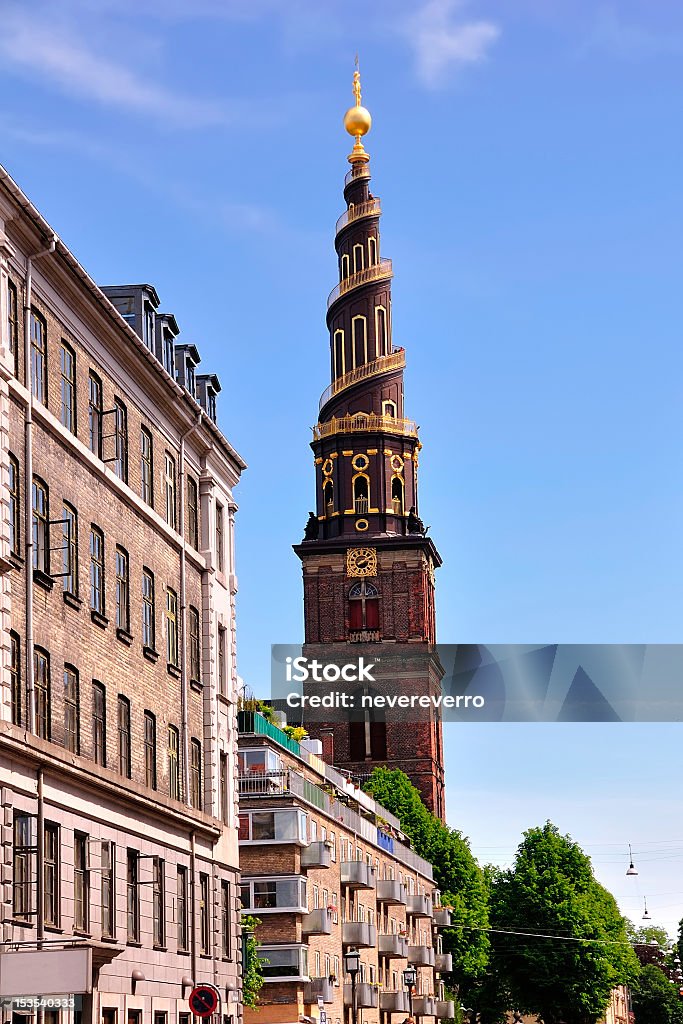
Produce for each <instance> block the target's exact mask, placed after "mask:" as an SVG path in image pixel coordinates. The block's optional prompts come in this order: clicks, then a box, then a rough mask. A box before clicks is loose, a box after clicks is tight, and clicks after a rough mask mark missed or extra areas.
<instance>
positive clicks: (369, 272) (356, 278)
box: [327, 259, 394, 309]
mask: <svg viewBox="0 0 683 1024" xmlns="http://www.w3.org/2000/svg"><path fill="white" fill-rule="evenodd" d="M393 276H394V271H393V269H392V263H391V260H385V259H381V260H380V261H379V263H373V264H371V266H369V267H364V268H363V270H357V271H356V273H355V274H349V276H348V277H345V278H344V279H343V280H341V281H340V282H339V284H338V285H335V287H334V288H333V289H332V291H331V292H330V294H329V295H328V296H327V308H328V309H329V308H330V306H331V305H332V304H333V303H334V302H336V301H337V299H339V298H341V296H342V295H346V293H347V292H350V291H352V290H353V289H354V288H360V286H361V285H362V284H371V283H372V282H373V281H384V280H388V279H389V278H390V277H393Z"/></svg>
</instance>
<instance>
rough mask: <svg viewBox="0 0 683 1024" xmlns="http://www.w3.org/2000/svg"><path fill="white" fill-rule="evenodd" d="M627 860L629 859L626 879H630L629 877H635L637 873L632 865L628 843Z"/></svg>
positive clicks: (631, 855)
mask: <svg viewBox="0 0 683 1024" xmlns="http://www.w3.org/2000/svg"><path fill="white" fill-rule="evenodd" d="M628 858H629V864H628V867H627V869H626V875H627V877H630V876H631V875H637V874H638V872H637V870H636V868H635V867H634V864H633V854H632V853H631V844H630V843H629V844H628Z"/></svg>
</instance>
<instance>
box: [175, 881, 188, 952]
mask: <svg viewBox="0 0 683 1024" xmlns="http://www.w3.org/2000/svg"><path fill="white" fill-rule="evenodd" d="M176 895H177V907H178V949H187V948H188V943H189V934H188V933H189V929H188V926H187V868H184V867H179V868H178V886H177V894H176Z"/></svg>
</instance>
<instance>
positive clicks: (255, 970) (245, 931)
mask: <svg viewBox="0 0 683 1024" xmlns="http://www.w3.org/2000/svg"><path fill="white" fill-rule="evenodd" d="M260 924H261V920H260V918H258V917H252V916H251V915H250V914H242V972H243V973H242V1001H243V1003H244V1005H245V1006H248V1007H249V1008H250V1009H252V1010H255V1009H256V1004H257V1003H258V996H259V992H260V991H261V986H262V985H263V971H262V968H263V965H264V964H267V963H268V961H267V960H263V959H262V958H261V957H260V956H259V955H258V943H257V941H256V936H255V935H254V932H255V930H256V929H257V928H258V926H259V925H260Z"/></svg>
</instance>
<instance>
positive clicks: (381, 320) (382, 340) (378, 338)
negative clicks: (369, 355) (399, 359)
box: [375, 306, 389, 356]
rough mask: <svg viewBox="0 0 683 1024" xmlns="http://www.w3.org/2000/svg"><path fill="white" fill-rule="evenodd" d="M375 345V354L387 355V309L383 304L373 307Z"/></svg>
mask: <svg viewBox="0 0 683 1024" xmlns="http://www.w3.org/2000/svg"><path fill="white" fill-rule="evenodd" d="M375 345H376V347H377V355H378V356H384V355H389V352H388V351H387V311H386V309H385V308H384V306H377V308H376V309H375Z"/></svg>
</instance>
